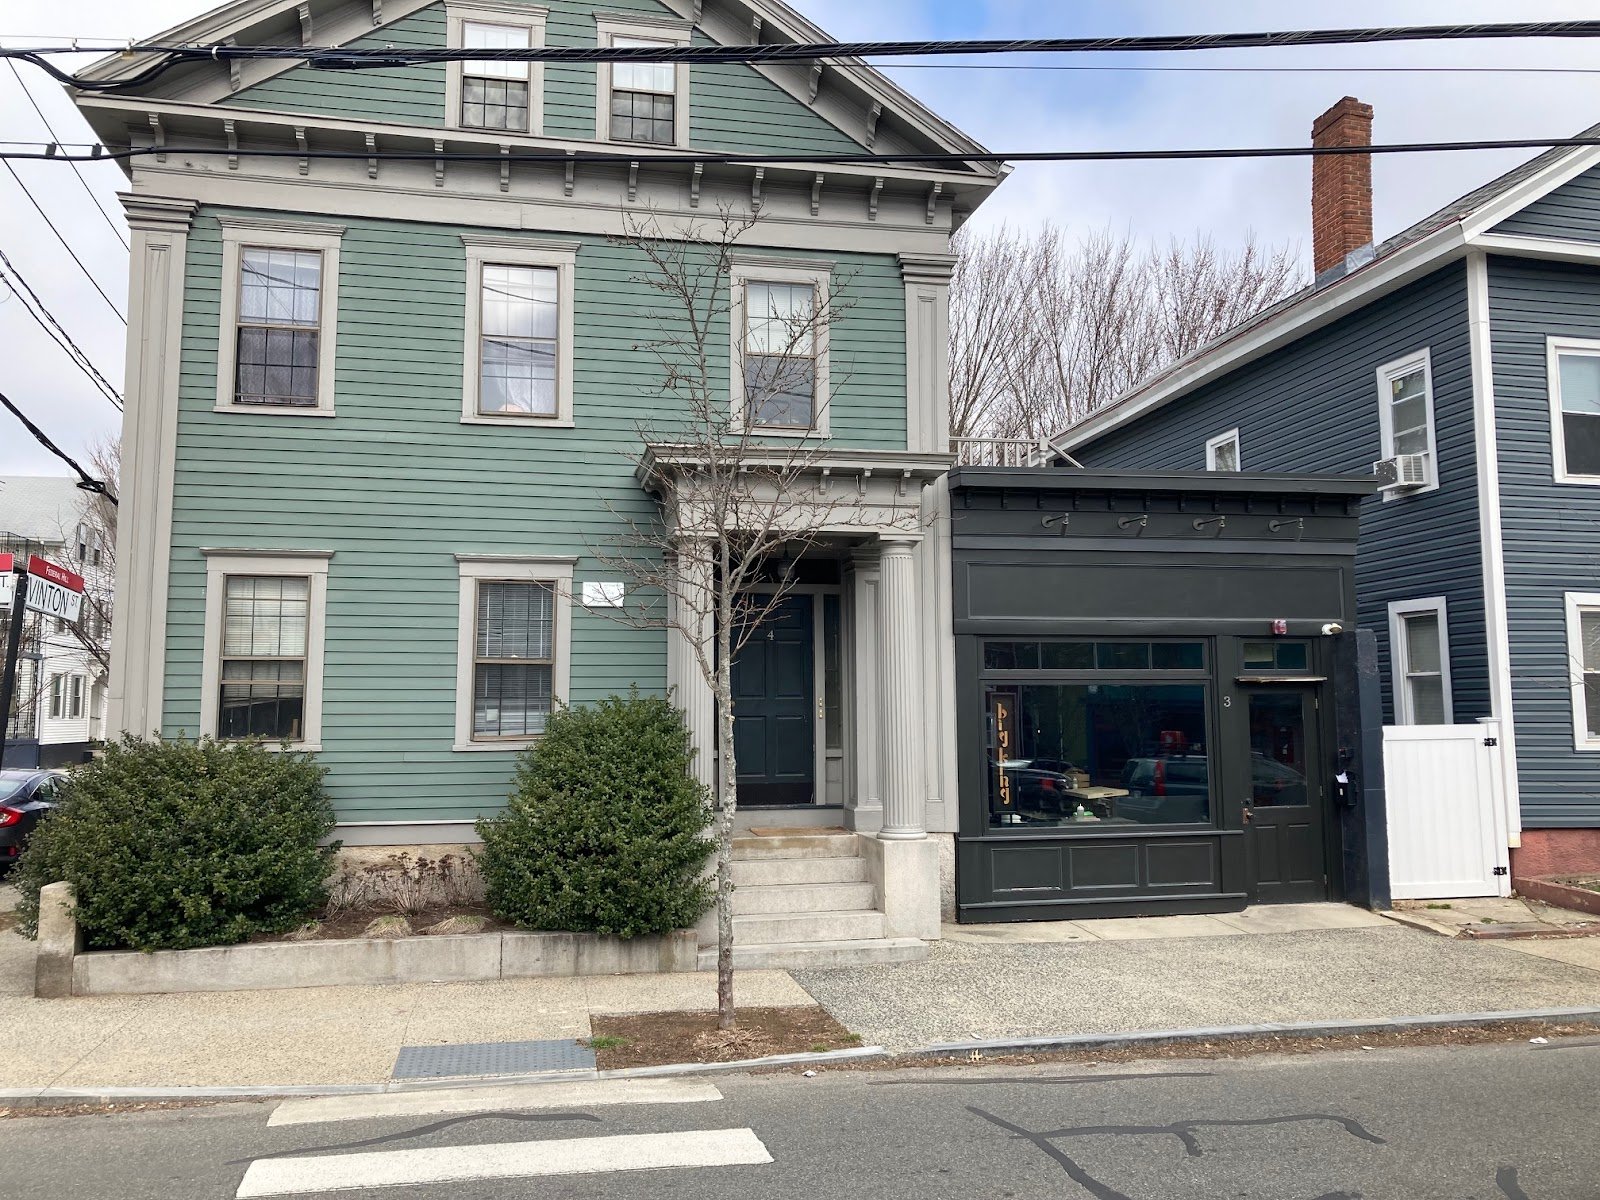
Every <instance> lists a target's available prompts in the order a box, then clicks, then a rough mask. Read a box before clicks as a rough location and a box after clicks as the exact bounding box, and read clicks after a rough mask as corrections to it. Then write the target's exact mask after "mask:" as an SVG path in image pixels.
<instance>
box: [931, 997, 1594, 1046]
mask: <svg viewBox="0 0 1600 1200" xmlns="http://www.w3.org/2000/svg"><path fill="white" fill-rule="evenodd" d="M1507 1021H1578V1022H1586V1023H1592V1024H1596V1025H1600V1008H1529V1009H1514V1010H1511V1011H1508V1012H1482V1013H1445V1014H1441V1015H1439V1016H1432V1017H1374V1018H1372V1019H1370V1020H1365V1021H1294V1022H1285V1023H1270V1024H1264V1025H1223V1026H1218V1027H1216V1028H1212V1029H1150V1030H1142V1031H1140V1032H1138V1033H1083V1034H1072V1035H1069V1036H1065V1037H1041V1038H997V1039H993V1040H985V1041H972V1042H939V1043H936V1044H935V1045H932V1046H923V1047H921V1048H919V1049H916V1050H908V1051H906V1052H905V1053H904V1054H903V1055H901V1056H900V1057H903V1058H945V1057H949V1056H952V1055H959V1054H972V1053H974V1052H976V1053H1001V1054H1003V1053H1006V1052H1008V1051H1024V1052H1025V1051H1029V1050H1100V1049H1115V1048H1117V1047H1122V1046H1172V1045H1182V1044H1185V1043H1191V1042H1223V1041H1238V1040H1241V1039H1243V1038H1253V1037H1264V1036H1271V1037H1290V1038H1300V1037H1336V1036H1339V1035H1341V1034H1357V1033H1381V1032H1384V1031H1385V1030H1393V1029H1430V1028H1437V1027H1440V1026H1452V1025H1498V1024H1502V1023H1504V1022H1507Z"/></svg>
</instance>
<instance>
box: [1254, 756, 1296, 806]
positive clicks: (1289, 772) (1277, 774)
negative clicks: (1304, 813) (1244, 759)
mask: <svg viewBox="0 0 1600 1200" xmlns="http://www.w3.org/2000/svg"><path fill="white" fill-rule="evenodd" d="M1250 794H1251V796H1252V797H1253V799H1252V800H1251V803H1252V804H1253V805H1255V806H1256V807H1267V806H1287V805H1292V804H1307V803H1310V801H1309V799H1308V794H1307V791H1306V777H1305V776H1304V775H1302V774H1301V773H1300V772H1299V771H1296V770H1295V769H1294V768H1293V767H1291V766H1290V765H1289V764H1288V763H1281V762H1278V761H1276V760H1275V759H1271V758H1267V757H1266V756H1265V755H1262V754H1252V755H1251V756H1250Z"/></svg>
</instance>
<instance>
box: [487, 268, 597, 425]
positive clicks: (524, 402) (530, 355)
mask: <svg viewBox="0 0 1600 1200" xmlns="http://www.w3.org/2000/svg"><path fill="white" fill-rule="evenodd" d="M463 241H464V243H465V245H466V253H467V315H466V326H467V346H466V353H465V365H466V377H465V383H464V389H463V393H462V420H463V421H467V422H477V423H484V424H511V425H556V426H569V425H571V424H572V372H573V350H572V347H573V337H574V318H573V304H574V300H575V294H576V283H575V278H576V271H577V261H578V259H577V253H578V248H577V243H575V242H574V243H555V242H530V241H524V240H521V239H515V238H463Z"/></svg>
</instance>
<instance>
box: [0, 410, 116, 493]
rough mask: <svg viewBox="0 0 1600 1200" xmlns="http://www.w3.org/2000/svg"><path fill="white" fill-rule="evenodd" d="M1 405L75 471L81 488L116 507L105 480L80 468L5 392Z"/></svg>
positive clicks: (37, 439) (41, 443)
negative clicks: (101, 497) (102, 497)
mask: <svg viewBox="0 0 1600 1200" xmlns="http://www.w3.org/2000/svg"><path fill="white" fill-rule="evenodd" d="M0 405H4V406H5V407H6V409H7V410H8V411H9V412H10V413H11V415H12V416H14V417H16V419H17V420H19V421H21V422H22V424H23V427H24V428H25V429H27V431H28V432H29V433H31V434H33V437H34V440H35V441H37V442H38V443H39V444H40V445H41V446H43V447H44V448H45V449H46V450H48V451H50V453H51V454H54V455H55V456H56V457H57V458H59V459H60V460H61V461H62V462H64V463H66V464H67V466H69V467H71V468H72V469H73V471H74V472H75V473H76V474H77V476H78V480H79V482H78V486H79V487H80V488H82V489H83V490H84V491H86V492H94V493H95V494H96V495H100V496H104V497H105V498H106V499H107V500H109V501H110V502H111V505H112V507H113V508H115V507H116V505H117V498H116V496H115V495H114V494H113V493H112V491H111V488H110V485H108V484H107V483H106V481H105V480H103V479H96V478H95V477H94V476H93V475H91V474H89V472H87V471H85V470H84V469H83V468H82V467H81V466H79V465H78V460H77V459H75V458H73V457H72V455H70V454H68V453H67V452H66V451H65V450H63V449H62V448H61V447H60V446H58V445H56V444H55V443H54V442H52V441H51V440H50V437H49V435H48V434H46V433H45V431H44V430H42V429H40V428H39V427H38V426H37V425H35V424H34V423H33V422H32V421H31V420H29V419H28V414H27V413H25V412H23V411H22V410H21V409H20V408H18V407H17V406H16V405H15V404H13V403H12V402H11V397H10V396H7V395H6V394H5V393H4V392H0Z"/></svg>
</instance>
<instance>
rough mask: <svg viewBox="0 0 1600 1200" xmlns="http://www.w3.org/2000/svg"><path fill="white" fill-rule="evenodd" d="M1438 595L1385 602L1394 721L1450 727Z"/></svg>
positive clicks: (1445, 640) (1446, 640)
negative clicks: (1387, 620)
mask: <svg viewBox="0 0 1600 1200" xmlns="http://www.w3.org/2000/svg"><path fill="white" fill-rule="evenodd" d="M1447 614H1448V610H1447V606H1446V604H1445V601H1444V599H1443V597H1434V598H1432V599H1428V600H1403V601H1396V602H1395V603H1393V604H1391V605H1389V662H1390V666H1391V668H1392V670H1393V676H1394V679H1393V682H1394V719H1395V724H1397V725H1450V724H1453V723H1454V720H1455V717H1454V714H1453V711H1452V703H1451V697H1450V636H1449V618H1448V615H1447Z"/></svg>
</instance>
